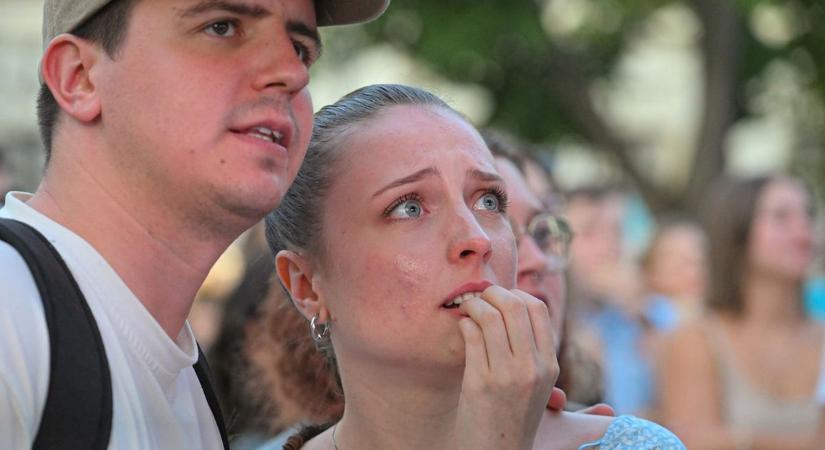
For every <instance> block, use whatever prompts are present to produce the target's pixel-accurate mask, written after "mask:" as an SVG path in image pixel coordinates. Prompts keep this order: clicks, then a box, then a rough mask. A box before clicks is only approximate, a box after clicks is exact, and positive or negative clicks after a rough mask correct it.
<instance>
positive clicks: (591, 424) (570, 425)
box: [533, 411, 616, 450]
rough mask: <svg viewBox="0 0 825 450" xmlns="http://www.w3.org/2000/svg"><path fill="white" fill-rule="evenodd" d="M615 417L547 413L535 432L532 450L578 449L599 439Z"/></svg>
mask: <svg viewBox="0 0 825 450" xmlns="http://www.w3.org/2000/svg"><path fill="white" fill-rule="evenodd" d="M615 420H616V418H615V417H606V416H595V415H591V414H582V413H573V412H566V411H562V412H557V411H547V412H545V414H544V417H543V418H542V421H541V424H540V425H539V429H538V431H537V432H536V440H535V444H534V445H533V449H534V450H556V449H571V448H578V447H579V446H580V445H582V444H583V443H586V442H593V441H596V440H598V439H601V437H602V436H604V434H605V433H606V432H607V429H608V428H609V427H610V424H612V423H613V421H615Z"/></svg>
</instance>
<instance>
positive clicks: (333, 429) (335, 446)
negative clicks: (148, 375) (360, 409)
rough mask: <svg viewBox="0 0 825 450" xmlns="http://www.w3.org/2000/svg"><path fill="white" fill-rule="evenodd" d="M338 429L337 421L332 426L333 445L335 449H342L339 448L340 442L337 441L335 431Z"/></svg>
mask: <svg viewBox="0 0 825 450" xmlns="http://www.w3.org/2000/svg"><path fill="white" fill-rule="evenodd" d="M336 431H338V424H337V423H336V424H335V425H334V426H333V427H332V446H333V447H334V448H335V450H340V449H339V448H338V443H337V442H335V432H336Z"/></svg>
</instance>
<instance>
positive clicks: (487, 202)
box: [476, 193, 501, 211]
mask: <svg viewBox="0 0 825 450" xmlns="http://www.w3.org/2000/svg"><path fill="white" fill-rule="evenodd" d="M476 208H479V209H485V210H487V211H500V210H501V201H500V200H499V198H498V197H497V196H496V195H495V194H493V193H487V194H484V195H482V196H481V197H479V199H478V200H477V201H476Z"/></svg>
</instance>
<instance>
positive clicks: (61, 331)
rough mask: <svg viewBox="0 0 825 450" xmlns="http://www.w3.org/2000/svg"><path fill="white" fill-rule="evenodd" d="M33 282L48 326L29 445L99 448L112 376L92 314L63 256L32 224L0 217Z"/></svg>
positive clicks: (0, 236)
mask: <svg viewBox="0 0 825 450" xmlns="http://www.w3.org/2000/svg"><path fill="white" fill-rule="evenodd" d="M0 240H3V241H5V242H7V243H8V244H9V245H11V246H12V247H14V248H15V249H16V250H17V252H18V253H20V255H21V256H22V257H23V259H24V260H25V261H26V264H27V265H28V266H29V270H30V271H31V274H32V277H33V278H34V281H35V283H36V284H37V289H38V291H39V293H40V298H41V299H42V301H43V310H44V312H45V316H46V325H47V326H48V329H49V346H50V358H51V360H50V372H49V390H48V394H47V396H46V405H45V407H44V409H43V415H42V416H41V419H40V427H39V429H38V430H37V436H36V437H35V440H34V444H33V445H32V448H33V449H36V450H39V449H54V448H77V449H101V450H103V449H105V448H106V447H107V446H108V444H109V437H110V434H111V429H112V381H111V375H110V373H109V363H108V360H107V359H106V351H105V349H104V347H103V340H102V339H101V337H100V332H99V330H98V328H97V324H96V322H95V319H94V316H93V315H92V312H91V310H90V309H89V305H88V304H87V303H86V300H85V298H84V297H83V294H82V293H81V291H80V288H79V287H78V285H77V282H76V281H75V279H74V277H73V276H72V274H71V272H70V271H69V268H68V267H67V266H66V263H65V262H64V261H63V258H61V257H60V255H59V254H58V253H57V250H55V248H54V247H53V246H52V245H51V244H50V243H49V242H48V240H46V238H45V237H43V235H42V234H40V233H39V232H37V230H35V229H34V228H32V227H30V226H28V225H26V224H23V223H21V222H18V221H15V220H9V219H0Z"/></svg>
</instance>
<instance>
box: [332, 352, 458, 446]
mask: <svg viewBox="0 0 825 450" xmlns="http://www.w3.org/2000/svg"><path fill="white" fill-rule="evenodd" d="M347 369H349V370H347ZM445 375H446V374H441V376H440V377H439V379H438V380H427V379H426V377H427V375H426V374H421V373H416V371H415V370H413V369H410V368H409V367H407V368H400V367H399V368H386V367H381V368H379V367H377V366H372V367H369V368H361V369H360V370H359V369H355V368H347V367H341V382H342V384H343V388H344V393H345V396H346V406H345V409H344V415H343V418H342V419H341V421H340V422H339V423H338V425H337V426H336V430H335V441H336V444H337V447H338V449H339V450H352V449H355V448H358V449H362V450H369V449H382V450H384V449H388V450H393V449H397V450H400V449H410V448H426V449H434V450H438V449H451V448H455V442H454V440H455V425H456V411H457V409H458V404H459V396H460V393H461V374H460V373H459V374H457V376H456V377H455V378H456V380H455V382H454V383H449V382H446V383H445V381H444V380H445V378H446V376H445Z"/></svg>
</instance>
